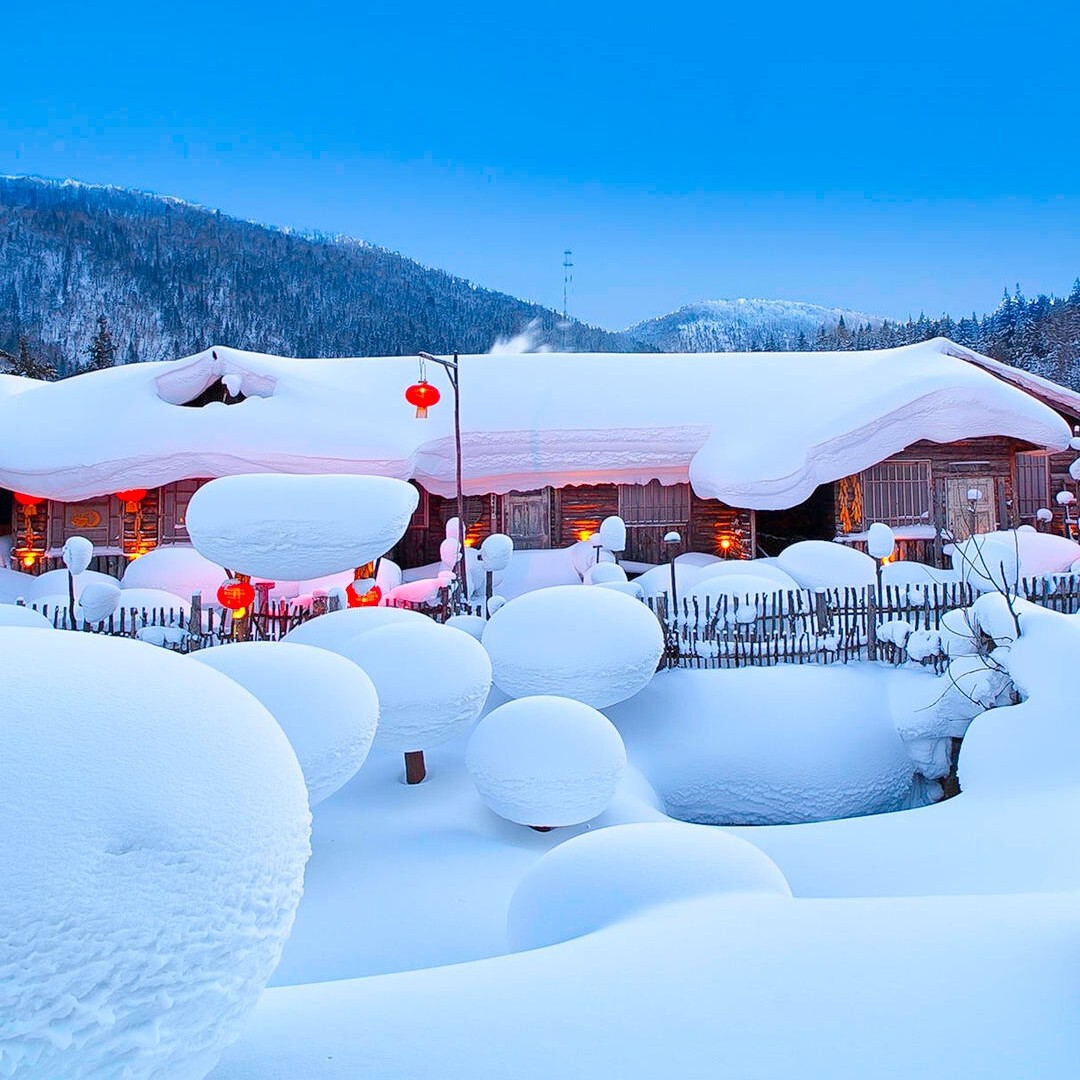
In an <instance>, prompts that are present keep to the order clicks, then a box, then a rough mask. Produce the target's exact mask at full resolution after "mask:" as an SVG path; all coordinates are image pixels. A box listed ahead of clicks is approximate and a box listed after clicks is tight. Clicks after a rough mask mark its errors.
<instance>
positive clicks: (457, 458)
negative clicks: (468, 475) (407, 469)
mask: <svg viewBox="0 0 1080 1080" xmlns="http://www.w3.org/2000/svg"><path fill="white" fill-rule="evenodd" d="M417 355H418V356H419V357H420V382H421V383H426V382H427V380H426V379H425V377H424V376H425V374H426V368H425V367H424V364H425V362H426V361H428V360H430V361H431V363H433V364H438V365H439V366H440V367H442V368H443V370H444V371H445V372H446V374H447V375H448V376H449V377H450V386H451V389H453V391H454V477H455V489H456V494H457V519H458V521H459V522H464V521H465V497H464V495H463V493H462V490H461V487H462V484H461V393H460V389H459V385H458V377H459V374H460V361H459V359H458V354H457V353H454V359H453V360H444V359H442V357H439V356H433V355H432V354H431V353H428V352H421V353H418V354H417ZM413 389H414V387H409V390H407V391H406V400H410V399H409V397H408V394H409V392H410V391H412V390H413ZM438 400H439V396H438V392H437V391H436V394H435V397H434V398H433V399H432V401H431V404H435V403H436V402H438ZM411 403H412V404H415V402H411ZM416 415H417V416H418V417H425V416H427V409H426V408H425V409H424V411H423V412H422V413H421V411H420V408H419V406H418V407H417V410H416ZM459 540H460V541H461V553H460V555H459V556H458V565H457V573H458V580H459V581H460V582H461V596H462V597H464V599H465V600H468V597H469V582H468V579H467V577H466V574H465V544H464V541H465V537H464V536H461V537H459Z"/></svg>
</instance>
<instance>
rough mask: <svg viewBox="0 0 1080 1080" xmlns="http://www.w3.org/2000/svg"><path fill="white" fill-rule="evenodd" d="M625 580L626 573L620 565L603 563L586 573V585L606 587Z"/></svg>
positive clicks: (590, 568) (591, 567)
mask: <svg viewBox="0 0 1080 1080" xmlns="http://www.w3.org/2000/svg"><path fill="white" fill-rule="evenodd" d="M625 580H626V571H625V570H624V569H623V568H622V567H621V566H620V565H619V564H618V563H610V562H601V563H597V564H596V565H595V566H590V567H589V569H588V570H586V571H585V584H586V585H606V584H610V583H611V582H613V581H625Z"/></svg>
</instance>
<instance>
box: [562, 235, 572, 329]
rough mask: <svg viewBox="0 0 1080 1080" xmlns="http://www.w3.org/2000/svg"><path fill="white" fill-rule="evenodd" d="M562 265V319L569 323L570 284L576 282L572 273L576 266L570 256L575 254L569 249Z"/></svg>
mask: <svg viewBox="0 0 1080 1080" xmlns="http://www.w3.org/2000/svg"><path fill="white" fill-rule="evenodd" d="M562 254H563V259H562V265H563V279H562V317H563V322H569V320H570V282H572V281H573V280H574V275H573V274H572V273H570V271H571V270H573V268H574V264H573V263H572V262H571V261H570V256H571V255H573V254H574V253H573V252H572V251H570V250H569V249H567V250H566V251H564V252H563V253H562Z"/></svg>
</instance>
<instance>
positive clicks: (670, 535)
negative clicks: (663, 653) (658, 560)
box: [664, 529, 682, 642]
mask: <svg viewBox="0 0 1080 1080" xmlns="http://www.w3.org/2000/svg"><path fill="white" fill-rule="evenodd" d="M681 543H682V537H681V536H680V535H679V533H678V532H676V530H675V529H671V530H670V531H668V532H666V533H664V546H665V547H666V548H667V549H668V566H670V567H671V628H672V631H673V632H674V633H675V635H676V637H675V640H676V642H678V640H679V639H678V628H679V592H678V589H677V588H676V585H675V550H676V548H677V547H678V546H679V544H681Z"/></svg>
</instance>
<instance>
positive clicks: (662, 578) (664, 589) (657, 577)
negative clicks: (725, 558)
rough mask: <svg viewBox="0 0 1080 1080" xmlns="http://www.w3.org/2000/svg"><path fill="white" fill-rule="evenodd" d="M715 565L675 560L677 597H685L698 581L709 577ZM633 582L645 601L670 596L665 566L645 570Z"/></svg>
mask: <svg viewBox="0 0 1080 1080" xmlns="http://www.w3.org/2000/svg"><path fill="white" fill-rule="evenodd" d="M717 565H719V563H712V564H709V565H707V566H702V565H699V564H697V563H693V562H679V560H678V559H676V561H675V588H676V589H677V590H678V593H679V595H680V596H686V594H687V593H689V592H690V590H691V589H692V588H693V587H694V586H695V585H696V584H697V583H698V582H699V581H701V580H702V579H704V578H705V577H708V576H710V575H711V573H712V571H713V570H714V569H715V567H716V566H717ZM634 582H635V583H636V584H637V585H640V586H641V588H642V590H643V591H644V593H645V598H646V599H655V598H656V597H658V596H661V595H667V594H670V592H671V567H670V566H669V565H667V564H665V565H663V566H654V567H653V568H652V569H651V570H646V571H645V573H644V574H639V575H638V576H637V577H636V578H634Z"/></svg>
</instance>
